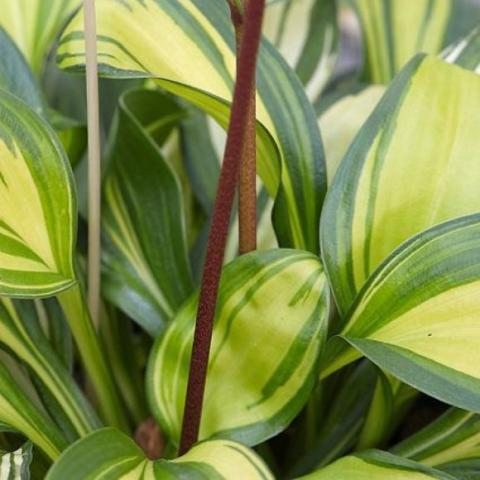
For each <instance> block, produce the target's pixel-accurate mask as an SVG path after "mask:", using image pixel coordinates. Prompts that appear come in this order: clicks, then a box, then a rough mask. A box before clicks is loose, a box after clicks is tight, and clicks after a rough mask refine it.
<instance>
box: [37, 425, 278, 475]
mask: <svg viewBox="0 0 480 480" xmlns="http://www.w3.org/2000/svg"><path fill="white" fill-rule="evenodd" d="M86 478H88V479H89V480H97V479H98V480H100V479H102V480H103V479H112V480H116V479H120V478H124V479H127V478H128V479H129V480H160V479H161V480H175V479H179V478H185V479H190V478H192V479H198V480H233V479H235V478H238V479H242V480H273V476H272V474H271V473H270V471H269V470H268V468H267V466H266V465H265V464H264V463H263V461H262V460H261V459H260V458H259V457H258V456H257V454H256V453H255V452H254V451H253V450H250V449H248V448H246V447H245V446H243V445H241V444H239V443H235V442H231V441H229V440H212V441H208V442H202V443H198V444H197V445H195V446H194V447H193V448H192V449H191V450H190V451H189V452H188V453H186V454H185V455H183V456H181V457H179V458H177V459H175V460H172V461H167V460H157V461H149V460H148V459H146V458H145V454H144V452H143V451H142V450H141V449H140V448H139V447H138V446H137V445H136V444H135V443H134V441H133V440H132V439H131V438H129V437H128V436H126V435H125V434H123V433H121V432H119V431H118V430H114V429H113V428H106V429H103V430H98V431H96V432H94V433H92V434H91V435H89V436H88V437H86V438H84V439H83V440H80V441H78V442H77V443H75V444H73V445H72V446H71V447H70V448H69V449H68V450H66V451H65V453H64V454H63V455H62V456H61V457H60V459H59V460H58V461H57V462H56V463H55V464H54V465H53V467H52V468H51V469H50V471H49V472H48V475H47V477H46V479H47V480H66V479H68V480H85V479H86Z"/></svg>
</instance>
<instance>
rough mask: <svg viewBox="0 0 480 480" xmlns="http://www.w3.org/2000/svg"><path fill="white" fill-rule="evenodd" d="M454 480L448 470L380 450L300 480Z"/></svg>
mask: <svg viewBox="0 0 480 480" xmlns="http://www.w3.org/2000/svg"><path fill="white" fill-rule="evenodd" d="M387 478H388V480H429V479H436V480H455V478H454V477H452V476H450V475H448V474H447V473H443V472H440V471H438V470H433V469H431V468H428V467H425V466H423V465H420V464H419V463H415V462H412V461H411V460H406V459H404V458H401V457H396V456H394V455H392V454H390V453H387V452H382V451H380V450H367V451H366V452H363V453H358V454H356V455H351V456H348V457H344V458H341V459H340V460H337V461H336V462H335V463H333V464H331V465H329V466H328V467H325V468H323V469H322V470H318V471H316V472H314V473H311V474H310V475H306V476H304V477H301V479H299V480H340V479H341V480H385V479H387Z"/></svg>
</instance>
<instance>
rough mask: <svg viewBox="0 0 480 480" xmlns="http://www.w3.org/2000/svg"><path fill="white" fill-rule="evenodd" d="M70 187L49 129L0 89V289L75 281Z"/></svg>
mask: <svg viewBox="0 0 480 480" xmlns="http://www.w3.org/2000/svg"><path fill="white" fill-rule="evenodd" d="M73 189H74V185H73V180H72V174H71V170H70V167H69V165H68V160H67V159H66V156H65V153H64V151H63V149H62V148H61V146H60V144H59V141H58V139H57V137H56V136H55V134H54V132H53V131H52V130H51V129H50V128H49V127H48V125H47V124H46V123H45V122H44V121H43V120H42V119H41V118H40V117H39V116H38V115H37V114H36V113H34V112H33V111H32V110H30V109H29V108H28V107H27V106H26V105H25V104H24V103H23V102H21V101H20V100H18V99H17V98H16V97H14V96H12V95H10V94H8V93H6V92H3V91H0V203H1V210H0V294H3V295H10V296H29V297H35V296H46V295H52V294H53V293H56V292H58V291H60V290H64V289H65V288H68V287H69V286H71V285H72V284H73V283H74V282H75V276H74V269H73V264H72V262H73V247H74V241H75V228H76V218H75V215H76V210H75V196H74V191H73Z"/></svg>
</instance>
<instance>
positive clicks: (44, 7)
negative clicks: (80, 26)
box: [0, 0, 80, 74]
mask: <svg viewBox="0 0 480 480" xmlns="http://www.w3.org/2000/svg"><path fill="white" fill-rule="evenodd" d="M79 4H80V0H2V15H1V16H0V25H1V26H2V27H3V28H5V29H6V31H7V32H8V34H9V35H10V36H11V37H12V38H13V39H14V40H15V43H16V44H17V45H18V48H19V49H20V50H21V51H22V52H23V54H24V55H25V58H26V59H27V61H28V63H29V64H30V65H31V67H32V69H33V70H34V71H35V73H37V74H39V73H40V72H41V70H42V66H43V62H44V59H45V57H46V55H47V53H48V52H49V50H50V48H51V46H52V43H53V41H54V40H55V37H56V36H57V34H58V32H59V30H60V28H61V27H62V26H63V24H64V23H65V22H66V20H67V19H68V17H69V16H70V15H71V14H72V12H73V11H74V10H75V8H76V7H77V6H78V5H79Z"/></svg>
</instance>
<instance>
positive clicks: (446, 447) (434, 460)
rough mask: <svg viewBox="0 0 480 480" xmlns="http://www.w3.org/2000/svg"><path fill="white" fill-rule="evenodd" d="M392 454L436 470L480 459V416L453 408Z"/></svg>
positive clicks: (393, 450) (400, 444)
mask: <svg viewBox="0 0 480 480" xmlns="http://www.w3.org/2000/svg"><path fill="white" fill-rule="evenodd" d="M392 452H393V453H395V454H397V455H401V456H402V457H407V458H411V459H412V460H415V461H416V462H420V463H423V464H424V465H429V466H432V467H436V468H443V466H444V465H453V464H456V463H458V462H463V461H467V460H472V459H479V458H480V415H478V414H477V413H473V412H468V411H465V410H460V409H458V408H450V409H449V410H447V411H446V412H445V413H444V414H443V415H442V416H440V417H439V418H437V419H436V420H435V421H434V422H432V423H431V424H430V425H428V426H427V427H425V428H424V429H422V430H420V431H419V432H417V433H415V434H414V435H413V436H411V437H409V438H407V439H406V440H404V441H402V442H401V443H399V444H398V445H396V446H395V447H394V448H393V449H392Z"/></svg>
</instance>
